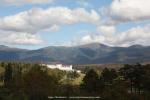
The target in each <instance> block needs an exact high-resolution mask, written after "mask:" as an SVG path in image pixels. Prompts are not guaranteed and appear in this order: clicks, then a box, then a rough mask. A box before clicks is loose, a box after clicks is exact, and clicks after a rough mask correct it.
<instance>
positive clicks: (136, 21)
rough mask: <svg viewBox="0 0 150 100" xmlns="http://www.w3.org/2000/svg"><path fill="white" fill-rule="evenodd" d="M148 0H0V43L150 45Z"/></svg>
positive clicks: (24, 45) (34, 46) (21, 45)
mask: <svg viewBox="0 0 150 100" xmlns="http://www.w3.org/2000/svg"><path fill="white" fill-rule="evenodd" d="M149 40H150V0H0V45H7V46H11V47H18V48H25V49H38V48H42V47H47V46H76V45H83V44H88V43H102V44H105V45H108V46H121V47H127V46H131V45H137V44H140V45H145V46H149V45H150V42H149Z"/></svg>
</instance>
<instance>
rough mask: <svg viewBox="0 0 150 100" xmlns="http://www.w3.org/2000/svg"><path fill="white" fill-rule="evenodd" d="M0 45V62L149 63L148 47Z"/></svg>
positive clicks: (96, 44)
mask: <svg viewBox="0 0 150 100" xmlns="http://www.w3.org/2000/svg"><path fill="white" fill-rule="evenodd" d="M6 47H7V48H5V46H4V45H3V46H1V45H0V61H23V62H42V63H51V62H57V61H58V62H62V63H66V64H106V63H137V62H141V63H142V62H148V61H150V53H149V52H150V46H142V45H133V46H129V47H111V46H107V45H104V44H100V43H91V44H85V45H80V46H70V47H67V46H48V47H44V48H40V49H36V50H26V49H19V48H11V47H8V46H6Z"/></svg>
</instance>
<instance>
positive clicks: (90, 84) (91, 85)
mask: <svg viewBox="0 0 150 100" xmlns="http://www.w3.org/2000/svg"><path fill="white" fill-rule="evenodd" d="M98 80H99V76H98V74H97V72H96V71H95V70H93V69H91V70H89V71H88V72H87V73H86V75H85V77H84V78H83V84H82V85H81V86H82V88H83V89H84V90H86V91H87V92H90V93H92V92H96V91H97V89H98Z"/></svg>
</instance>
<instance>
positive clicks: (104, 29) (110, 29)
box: [97, 25, 116, 34]
mask: <svg viewBox="0 0 150 100" xmlns="http://www.w3.org/2000/svg"><path fill="white" fill-rule="evenodd" d="M97 32H98V33H103V34H112V33H115V32H116V28H115V26H107V25H100V26H98V27H97Z"/></svg>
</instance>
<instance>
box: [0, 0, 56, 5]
mask: <svg viewBox="0 0 150 100" xmlns="http://www.w3.org/2000/svg"><path fill="white" fill-rule="evenodd" d="M53 1H54V0H2V1H1V2H2V4H7V5H24V4H47V3H51V2H53Z"/></svg>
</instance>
